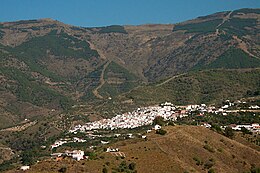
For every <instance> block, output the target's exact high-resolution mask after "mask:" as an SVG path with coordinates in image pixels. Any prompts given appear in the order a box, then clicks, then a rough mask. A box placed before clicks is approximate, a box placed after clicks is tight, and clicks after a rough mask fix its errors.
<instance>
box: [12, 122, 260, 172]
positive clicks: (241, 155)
mask: <svg viewBox="0 0 260 173" xmlns="http://www.w3.org/2000/svg"><path fill="white" fill-rule="evenodd" d="M165 129H166V130H167V132H168V133H167V134H166V135H165V136H160V135H157V134H154V132H152V133H151V134H148V140H147V141H144V140H143V139H142V140H141V139H129V140H127V141H122V142H117V143H115V144H113V145H112V147H118V148H119V149H120V151H121V152H123V153H124V154H125V155H126V158H124V159H121V158H116V156H115V155H113V154H111V153H104V152H101V153H100V154H98V155H97V157H96V159H94V160H87V161H79V162H76V161H71V160H61V161H58V162H57V161H55V160H50V159H48V160H45V161H41V162H39V163H37V164H36V165H34V166H32V168H31V169H30V170H29V171H28V172H57V171H58V170H61V168H66V170H67V172H93V173H94V172H97V173H99V172H102V169H103V168H104V167H106V168H107V169H108V170H109V171H112V170H114V172H116V170H117V168H120V166H119V165H120V164H122V162H123V161H125V162H126V163H127V164H129V163H135V164H136V167H135V170H137V172H142V173H146V172H147V173H148V172H149V173H152V172H165V173H166V172H169V173H170V172H176V173H183V172H208V171H209V170H210V169H211V171H213V170H214V171H215V172H221V173H225V172H226V173H230V172H234V173H235V172H236V173H239V172H241V173H242V172H249V171H250V169H251V168H252V166H253V167H259V166H260V165H259V162H258V160H259V159H260V153H259V147H258V150H257V149H253V148H250V147H248V146H247V142H245V143H244V144H241V143H239V142H237V141H235V140H232V139H229V138H226V137H224V136H222V135H220V134H218V133H216V132H213V131H211V130H209V129H206V128H204V127H195V126H175V127H170V126H168V127H166V128H165ZM57 163H58V164H57ZM8 172H9V173H11V172H19V171H15V170H13V171H8Z"/></svg>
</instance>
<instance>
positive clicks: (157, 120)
mask: <svg viewBox="0 0 260 173" xmlns="http://www.w3.org/2000/svg"><path fill="white" fill-rule="evenodd" d="M156 124H158V125H160V126H163V125H164V124H165V122H164V118H163V117H161V116H157V117H155V118H154V120H153V125H156Z"/></svg>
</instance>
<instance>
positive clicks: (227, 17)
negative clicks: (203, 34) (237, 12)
mask: <svg viewBox="0 0 260 173" xmlns="http://www.w3.org/2000/svg"><path fill="white" fill-rule="evenodd" d="M232 12H233V11H230V12H229V13H228V15H227V16H225V17H224V18H223V20H222V22H221V23H220V24H219V25H218V26H217V27H216V35H218V34H219V29H218V28H219V27H221V26H222V25H223V24H224V23H225V22H226V21H227V20H229V19H230V15H231V14H232Z"/></svg>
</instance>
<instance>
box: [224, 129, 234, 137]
mask: <svg viewBox="0 0 260 173" xmlns="http://www.w3.org/2000/svg"><path fill="white" fill-rule="evenodd" d="M224 133H225V136H226V137H229V138H232V137H233V136H234V131H233V129H232V128H231V127H226V128H225V131H224Z"/></svg>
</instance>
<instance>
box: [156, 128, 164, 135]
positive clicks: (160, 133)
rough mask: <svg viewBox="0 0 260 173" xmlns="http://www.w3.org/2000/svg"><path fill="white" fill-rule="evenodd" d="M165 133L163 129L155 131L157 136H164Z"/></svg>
mask: <svg viewBox="0 0 260 173" xmlns="http://www.w3.org/2000/svg"><path fill="white" fill-rule="evenodd" d="M166 133H167V131H166V130H163V129H159V130H156V134H159V135H165V134H166Z"/></svg>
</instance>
